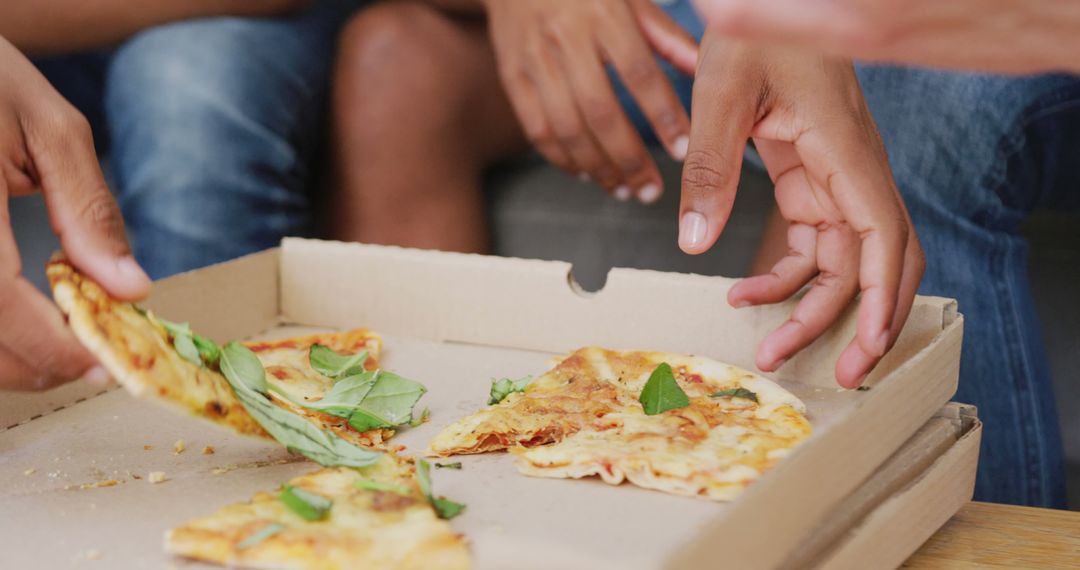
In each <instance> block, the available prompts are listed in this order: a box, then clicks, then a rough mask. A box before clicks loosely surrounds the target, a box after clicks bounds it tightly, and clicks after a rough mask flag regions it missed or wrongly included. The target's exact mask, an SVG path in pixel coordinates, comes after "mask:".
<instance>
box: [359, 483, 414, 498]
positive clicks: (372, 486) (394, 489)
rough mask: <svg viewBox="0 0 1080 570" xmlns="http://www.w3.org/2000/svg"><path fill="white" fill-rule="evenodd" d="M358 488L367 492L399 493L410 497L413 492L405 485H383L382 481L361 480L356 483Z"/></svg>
mask: <svg viewBox="0 0 1080 570" xmlns="http://www.w3.org/2000/svg"><path fill="white" fill-rule="evenodd" d="M356 487H357V488H359V489H365V490H367V491H384V492H387V493H397V494H399V495H405V496H409V495H411V494H412V491H411V490H409V488H408V487H406V486H405V485H397V484H394V483H383V482H381V481H372V480H370V479H360V480H359V481H357V482H356Z"/></svg>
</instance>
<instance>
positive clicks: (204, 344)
mask: <svg viewBox="0 0 1080 570" xmlns="http://www.w3.org/2000/svg"><path fill="white" fill-rule="evenodd" d="M191 340H192V342H194V343H195V349H196V350H198V351H199V357H201V358H202V361H203V362H204V363H205V364H206V365H207V366H209V367H211V368H217V366H218V362H219V361H220V360H221V347H220V346H218V345H217V343H216V342H214V341H212V340H210V339H208V338H206V337H204V336H199V335H197V334H195V335H192V336H191Z"/></svg>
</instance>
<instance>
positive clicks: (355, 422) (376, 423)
mask: <svg viewBox="0 0 1080 570" xmlns="http://www.w3.org/2000/svg"><path fill="white" fill-rule="evenodd" d="M349 425H350V426H352V428H353V429H354V430H356V431H358V432H365V431H367V430H369V429H378V428H389V427H394V426H393V425H391V424H390V422H388V421H386V420H384V419H382V418H379V417H376V416H373V415H371V414H369V413H367V412H365V411H363V410H356V411H354V412H353V413H352V415H351V416H349Z"/></svg>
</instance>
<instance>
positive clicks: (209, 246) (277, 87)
mask: <svg viewBox="0 0 1080 570" xmlns="http://www.w3.org/2000/svg"><path fill="white" fill-rule="evenodd" d="M356 4H358V2H353V1H350V0H340V1H339V0H324V1H321V2H318V3H317V4H316V5H315V6H313V7H312V8H311V9H309V10H308V11H307V12H305V13H304V14H301V15H297V16H294V17H285V18H266V19H254V18H227V17H222V18H210V19H202V20H190V21H183V22H178V23H174V24H169V25H164V26H160V27H156V28H152V29H149V30H146V31H143V32H141V33H139V34H138V35H136V36H134V37H133V38H131V39H130V40H128V41H126V42H125V43H124V44H122V45H120V46H119V47H117V48H116V49H115V50H110V51H108V52H102V53H92V54H79V55H77V56H71V57H62V58H53V59H47V60H42V61H38V62H37V63H38V65H39V67H40V68H41V69H42V70H43V72H44V73H45V74H46V76H48V77H49V79H50V80H52V81H53V82H54V84H55V85H56V86H57V87H58V88H59V89H60V91H61V92H62V93H63V94H64V95H65V96H66V97H68V98H69V99H70V100H72V102H73V103H75V104H76V106H78V107H79V108H80V109H81V110H82V111H83V112H84V114H86V115H87V117H88V118H89V119H90V120H91V124H92V125H93V126H94V128H95V131H96V132H97V133H98V134H97V137H98V138H97V141H96V142H97V144H98V145H99V147H98V148H99V152H104V154H105V156H106V157H107V164H108V167H109V170H108V175H109V179H110V182H111V185H112V187H113V189H114V192H115V193H116V197H117V199H118V201H119V203H120V207H121V209H122V211H123V213H124V219H125V221H126V222H127V225H128V231H129V234H130V237H131V240H132V247H133V248H134V251H135V256H136V258H137V259H138V260H139V262H140V263H142V264H143V266H144V267H145V268H146V269H147V272H148V273H149V274H150V275H151V277H154V278H160V277H164V276H167V275H171V274H173V273H177V272H180V271H185V270H188V269H193V268H196V267H201V266H204V265H208V264H210V263H215V262H219V261H224V260H226V259H230V258H233V257H237V256H239V255H243V254H246V253H250V252H254V251H258V250H261V249H265V248H267V247H271V246H274V245H277V244H278V242H279V241H280V240H281V238H282V237H283V236H286V235H296V234H303V233H306V232H307V231H308V230H309V227H310V219H311V208H310V200H311V189H312V186H313V185H314V184H315V183H317V181H318V179H317V176H316V173H317V172H318V171H319V170H320V169H319V168H317V158H318V156H319V155H320V154H321V153H319V150H320V149H319V146H320V145H321V144H322V142H323V140H324V133H325V129H324V123H325V115H326V109H327V104H326V101H327V92H328V85H329V79H330V78H329V75H330V71H331V69H332V61H333V55H334V50H335V46H336V39H337V32H338V29H339V27H340V25H341V24H343V23H344V21H345V19H346V17H347V16H348V14H349V13H350V11H351V10H352V9H353V8H354V7H355V5H356Z"/></svg>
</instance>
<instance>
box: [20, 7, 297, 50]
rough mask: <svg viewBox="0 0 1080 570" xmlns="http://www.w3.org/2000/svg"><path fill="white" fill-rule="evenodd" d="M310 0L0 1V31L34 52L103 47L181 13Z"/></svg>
mask: <svg viewBox="0 0 1080 570" xmlns="http://www.w3.org/2000/svg"><path fill="white" fill-rule="evenodd" d="M308 3H309V0H156V1H149V2H140V1H137V0H93V1H86V0H3V2H0V36H2V37H5V38H7V40H8V41H10V42H11V43H13V44H15V46H16V47H18V48H19V49H21V50H23V51H25V52H30V53H35V54H41V53H53V52H61V51H74V50H80V49H88V48H93V47H99V46H105V45H109V44H112V43H116V42H118V41H121V40H123V39H124V38H126V37H128V36H130V35H131V34H134V33H135V32H137V31H139V30H141V29H143V28H148V27H150V26H155V25H158V24H163V23H166V22H170V21H174V20H180V19H185V18H197V17H204V16H215V15H226V14H230V15H237V16H270V15H274V14H281V13H284V12H288V11H291V10H298V9H301V8H303V7H304V6H306V5H307V4H308Z"/></svg>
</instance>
